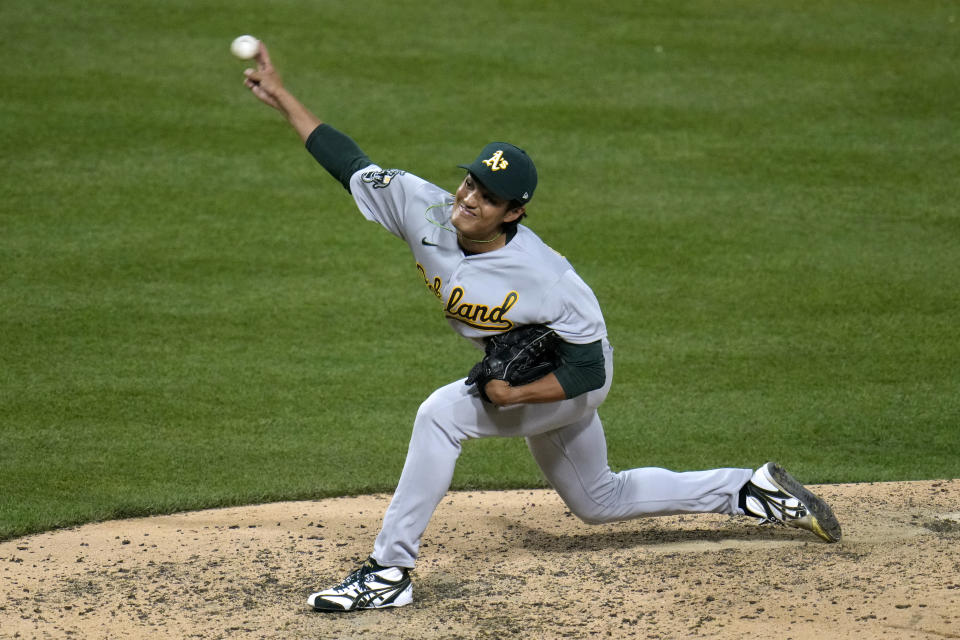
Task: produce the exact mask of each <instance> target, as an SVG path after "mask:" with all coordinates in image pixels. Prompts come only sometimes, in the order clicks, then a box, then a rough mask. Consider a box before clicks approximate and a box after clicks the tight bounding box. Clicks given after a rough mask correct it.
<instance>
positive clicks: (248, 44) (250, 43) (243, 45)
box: [230, 36, 260, 60]
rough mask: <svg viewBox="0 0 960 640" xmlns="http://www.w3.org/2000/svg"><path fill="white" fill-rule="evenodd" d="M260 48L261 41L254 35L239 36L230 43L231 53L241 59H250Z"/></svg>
mask: <svg viewBox="0 0 960 640" xmlns="http://www.w3.org/2000/svg"><path fill="white" fill-rule="evenodd" d="M259 50H260V41H259V40H257V39H256V38H254V37H253V36H239V37H238V38H235V39H234V41H233V42H231V43H230V53H232V54H233V55H235V56H237V57H238V58H240V59H241V60H249V59H251V58H253V57H254V56H256V55H257V51H259Z"/></svg>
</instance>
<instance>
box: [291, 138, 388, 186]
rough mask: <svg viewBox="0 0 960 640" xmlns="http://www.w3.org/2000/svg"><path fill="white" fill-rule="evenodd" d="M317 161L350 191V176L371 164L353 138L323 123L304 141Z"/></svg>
mask: <svg viewBox="0 0 960 640" xmlns="http://www.w3.org/2000/svg"><path fill="white" fill-rule="evenodd" d="M305 144H306V147H307V151H309V152H310V155H312V156H313V157H314V158H316V160H317V162H319V163H320V165H321V166H322V167H323V168H324V169H326V170H327V171H328V172H329V173H330V175H332V176H333V177H334V178H336V179H337V180H339V181H340V184H342V185H343V188H344V189H346V190H347V191H350V176H352V175H353V174H354V173H356V172H357V171H359V170H360V169H363V168H364V167H368V166H370V165H371V164H373V163H372V162H371V161H370V158H368V157H367V154H365V153H364V152H363V150H362V149H360V147H358V146H357V143H356V142H354V141H353V139H352V138H351V137H350V136H348V135H346V134H344V133H340V132H339V131H337V130H336V129H334V128H333V127H331V126H330V125H328V124H326V123H323V124H321V125H320V126H318V127H317V128H316V129H314V130H313V131H312V132H311V133H310V135H309V137H307V142H306V143H305Z"/></svg>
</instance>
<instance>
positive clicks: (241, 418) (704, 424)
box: [0, 0, 960, 539]
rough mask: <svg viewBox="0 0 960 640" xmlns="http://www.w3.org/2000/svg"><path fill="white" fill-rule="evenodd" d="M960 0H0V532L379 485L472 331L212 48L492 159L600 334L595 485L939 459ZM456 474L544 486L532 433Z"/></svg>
mask: <svg viewBox="0 0 960 640" xmlns="http://www.w3.org/2000/svg"><path fill="white" fill-rule="evenodd" d="M958 18H960V7H958V6H957V4H956V3H955V2H946V1H940V0H934V1H932V2H903V1H896V2H895V1H892V0H883V1H878V2H852V1H850V0H840V1H832V2H811V3H804V4H802V5H796V4H787V3H773V4H759V3H754V2H743V1H740V2H706V1H703V2H667V1H656V2H642V3H640V2H632V1H627V0H616V1H609V2H599V3H595V2H587V1H585V0H580V1H577V2H568V3H558V4H556V5H552V4H550V3H532V2H530V3H527V2H520V1H511V0H500V1H495V2H490V3H486V4H481V5H469V6H464V5H459V4H456V3H448V2H440V1H438V0H431V1H427V2H414V1H412V0H402V1H399V2H380V1H378V0H374V1H373V2H366V3H362V4H360V5H358V4H356V3H347V2H327V1H316V0H313V1H307V0H285V1H283V2H277V3H261V2H248V1H246V0H237V1H234V2H229V3H228V2H216V1H213V0H199V1H193V0H191V1H189V2H187V1H185V0H174V1H167V2H163V3H145V2H133V3H130V2H119V1H116V0H110V1H102V2H96V3H93V4H90V3H87V2H80V1H79V0H60V1H56V2H49V3H39V4H38V3H33V2H27V1H25V0H7V1H6V2H4V3H3V4H2V5H0V39H2V41H3V42H4V48H5V62H6V64H5V68H6V72H5V76H6V77H5V79H4V89H3V96H2V100H0V149H2V151H0V163H2V165H0V168H2V175H3V177H2V183H0V185H2V187H0V188H2V198H0V232H2V233H0V539H3V538H10V537H13V536H19V535H23V534H27V533H30V532H35V531H39V530H44V529H48V528H52V527H59V526H65V525H70V524H75V523H80V522H86V521H91V520H98V519H105V518H113V517H118V516H132V515H141V514H150V513H162V512H171V511H176V510H184V509H196V508H202V507H208V506H218V505H236V504H245V503H256V502H262V501H273V500H286V499H304V498H320V497H326V496H333V495H342V494H355V493H365V492H371V491H390V490H392V488H393V486H394V484H395V482H396V479H397V478H398V476H399V472H400V469H401V466H402V463H403V459H404V455H405V449H406V443H407V439H408V437H409V431H410V427H411V424H412V420H413V416H414V414H415V412H416V409H417V406H418V405H419V403H420V402H421V401H422V399H423V398H425V397H426V396H427V395H428V394H429V392H430V391H431V390H433V389H434V388H435V387H437V386H439V385H441V384H444V383H446V382H448V381H450V380H452V379H455V378H457V377H460V376H463V375H465V374H466V372H467V371H468V370H469V368H470V366H471V365H472V364H473V362H474V361H475V360H476V358H477V354H478V352H476V351H474V350H473V349H472V348H471V347H469V346H468V345H467V344H466V343H464V342H462V341H461V340H460V339H459V338H457V337H456V336H455V335H454V334H453V332H451V331H450V330H449V329H448V328H447V327H446V323H445V321H444V320H443V317H442V314H441V313H440V307H439V306H438V305H437V303H436V301H435V299H434V298H433V297H432V296H430V295H429V293H428V292H426V291H425V290H424V288H423V286H422V283H420V281H419V280H418V274H417V272H416V270H415V268H414V265H413V262H412V260H411V259H410V257H409V256H408V254H407V251H406V248H405V247H404V246H403V245H402V243H400V242H398V241H396V240H395V239H394V238H393V237H392V236H390V235H389V234H387V233H386V232H384V231H383V230H381V229H379V228H378V227H376V226H375V225H372V224H370V223H367V222H365V221H364V220H363V219H362V218H361V216H360V215H359V214H358V213H357V212H356V210H355V208H354V206H353V204H352V200H351V199H350V197H349V196H348V194H347V193H346V192H345V191H344V190H343V189H342V188H341V187H340V186H339V185H338V184H337V183H335V182H334V181H333V180H332V179H330V177H329V176H328V175H327V174H326V173H325V172H324V171H323V170H322V169H321V168H320V167H319V166H318V165H316V163H315V162H314V161H313V159H312V158H310V156H309V155H308V154H307V153H306V152H305V151H304V150H303V149H302V147H301V146H300V144H299V140H298V139H297V138H296V136H295V134H293V132H292V131H290V130H289V129H288V127H287V125H286V124H285V123H284V122H283V121H282V120H281V118H280V117H279V115H278V114H276V113H275V112H273V111H271V110H269V109H267V108H266V107H264V106H262V105H260V104H259V103H258V102H257V101H255V100H254V99H253V98H252V97H251V96H250V95H249V94H248V93H247V91H246V90H245V89H244V88H243V86H242V82H241V78H242V76H241V70H242V69H243V67H244V66H246V65H245V63H242V62H240V61H237V60H235V59H234V58H232V57H231V56H230V53H229V51H228V46H229V43H230V41H231V39H232V38H233V37H234V36H236V35H239V34H241V33H253V34H255V35H257V36H259V37H261V38H263V39H264V40H265V41H266V42H267V43H268V44H269V45H270V48H271V52H272V54H273V58H274V62H275V63H276V65H277V66H278V68H279V69H280V70H281V72H282V73H283V75H284V78H285V80H286V83H287V85H288V86H289V87H290V88H291V89H292V90H293V91H294V92H295V93H297V94H298V95H299V96H300V97H301V98H302V99H303V101H304V102H305V103H307V104H308V105H309V106H311V107H312V108H314V110H315V111H317V113H318V114H319V115H321V117H323V118H324V119H326V120H328V121H330V122H331V123H332V124H334V125H335V126H337V127H338V128H340V129H341V130H343V131H345V132H347V133H349V134H351V135H352V136H353V137H354V138H355V139H356V140H357V141H358V142H359V143H360V145H361V146H362V147H363V148H364V149H365V150H366V151H367V153H368V154H369V155H370V156H371V157H372V158H374V159H375V160H377V161H378V162H380V163H381V164H383V165H385V166H396V167H402V168H405V169H408V170H410V171H412V172H414V173H417V174H419V175H421V176H423V177H425V178H428V179H430V180H432V181H434V182H436V183H438V184H442V185H449V186H450V188H453V187H454V186H455V185H456V183H457V182H458V181H459V179H460V177H461V175H462V171H461V170H459V169H457V168H456V165H457V164H458V163H461V162H466V161H469V160H470V159H472V158H473V157H474V155H475V154H476V152H477V150H478V149H480V148H481V147H482V146H483V145H484V144H485V143H486V142H489V141H490V140H494V139H507V140H510V141H513V142H515V143H516V144H518V145H520V146H523V147H525V148H526V149H527V150H528V151H529V152H530V153H531V155H532V156H533V157H534V158H535V160H536V161H537V164H538V167H539V169H540V176H541V181H540V187H539V190H538V194H537V198H536V199H535V200H534V203H533V204H532V206H531V209H530V211H531V217H530V219H529V220H528V223H529V225H530V226H531V227H532V228H533V229H534V230H536V231H537V232H538V233H539V234H540V235H541V236H542V237H543V238H544V239H545V240H546V241H547V242H548V243H549V244H551V245H552V246H553V247H554V248H556V249H557V250H559V251H561V252H562V253H564V254H565V255H566V256H567V257H568V258H569V259H570V260H571V261H572V262H573V264H574V265H575V266H576V267H577V269H578V271H579V272H580V274H581V275H582V276H583V277H584V279H585V280H587V282H588V283H590V284H591V286H592V287H593V288H594V290H595V292H596V294H597V296H598V297H599V299H600V301H601V304H602V305H603V307H604V311H605V314H606V320H607V324H608V328H609V331H610V337H611V341H612V343H613V344H614V346H615V348H616V353H617V372H616V380H617V383H616V384H615V386H614V389H613V392H612V393H611V395H610V397H609V399H608V400H607V403H606V404H605V405H604V407H603V409H602V416H603V417H604V421H605V425H606V429H607V437H608V442H609V448H610V462H611V465H612V466H613V467H614V468H625V467H632V466H646V465H654V466H665V467H670V468H674V469H693V468H707V467H716V466H755V465H758V464H760V463H762V462H764V461H765V460H766V459H768V458H776V459H779V460H781V461H782V462H783V463H784V464H785V465H786V466H788V467H789V468H790V469H791V470H793V471H794V472H795V473H796V475H798V476H799V477H801V478H802V479H803V480H805V481H808V482H848V481H879V480H898V479H926V478H939V477H954V478H955V477H960V367H958V363H960V340H958V337H957V335H958V327H960V285H958V283H960V242H958V241H960V210H958V204H957V203H958V201H960V197H958V196H960V188H958V180H957V170H958V167H960V151H958V149H960V134H958V121H957V118H956V105H957V104H958V103H960V21H958ZM454 486H455V488H479V487H483V488H496V487H528V486H542V480H541V478H540V475H539V471H538V470H537V468H536V466H535V465H534V464H533V462H532V461H531V460H530V458H529V454H528V453H527V451H526V447H525V445H524V443H523V442H522V441H520V440H490V441H480V442H472V443H468V444H467V446H466V447H465V449H464V454H463V456H462V458H461V461H460V464H459V467H458V471H457V475H456V477H455V481H454Z"/></svg>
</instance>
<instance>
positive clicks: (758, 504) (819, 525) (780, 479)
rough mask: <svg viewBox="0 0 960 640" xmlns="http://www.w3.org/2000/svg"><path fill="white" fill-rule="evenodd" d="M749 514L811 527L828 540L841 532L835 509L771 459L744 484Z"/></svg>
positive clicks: (837, 539) (763, 519)
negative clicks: (834, 512) (834, 513)
mask: <svg viewBox="0 0 960 640" xmlns="http://www.w3.org/2000/svg"><path fill="white" fill-rule="evenodd" d="M743 491H744V494H745V500H744V501H743V503H742V506H743V508H744V511H746V513H747V515H751V516H756V517H757V518H760V519H761V523H764V522H776V523H779V524H785V525H787V526H790V527H796V528H798V529H806V530H807V531H812V532H813V533H815V534H816V535H818V536H820V537H821V538H823V539H824V540H826V541H827V542H838V541H839V540H840V537H841V535H842V533H841V531H840V523H839V522H838V521H837V518H836V516H834V515H833V510H832V509H830V506H829V505H828V504H827V503H826V502H824V501H823V500H822V499H821V498H819V497H817V496H816V495H815V494H814V493H813V492H812V491H810V490H809V489H807V488H806V487H804V486H803V485H802V484H800V483H799V482H797V481H796V479H794V477H793V476H791V475H790V474H789V473H787V472H786V471H784V469H783V467H781V466H780V465H778V464H776V463H774V462H768V463H767V464H765V465H763V466H762V467H760V468H759V469H757V470H756V471H755V472H754V474H753V476H752V477H751V478H750V481H749V482H747V484H746V485H745V486H744V488H743Z"/></svg>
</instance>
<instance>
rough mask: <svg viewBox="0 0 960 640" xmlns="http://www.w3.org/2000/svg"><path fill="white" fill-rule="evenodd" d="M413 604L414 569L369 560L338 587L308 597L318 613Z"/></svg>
mask: <svg viewBox="0 0 960 640" xmlns="http://www.w3.org/2000/svg"><path fill="white" fill-rule="evenodd" d="M411 602H413V583H412V582H411V581H410V570H409V569H404V568H402V567H381V566H380V565H379V564H377V563H376V561H375V560H374V559H373V558H368V559H367V561H366V562H364V563H363V564H362V565H361V566H360V568H359V569H357V570H356V571H354V572H353V573H351V574H350V575H349V576H347V578H346V579H345V580H344V581H343V582H341V583H340V584H339V585H337V586H336V587H333V588H330V589H327V590H326V591H318V592H317V593H313V594H311V595H310V597H309V598H307V604H309V605H310V606H311V607H313V608H314V610H316V611H328V612H340V611H355V610H357V609H381V608H384V607H402V606H404V605H407V604H410V603H411Z"/></svg>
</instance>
